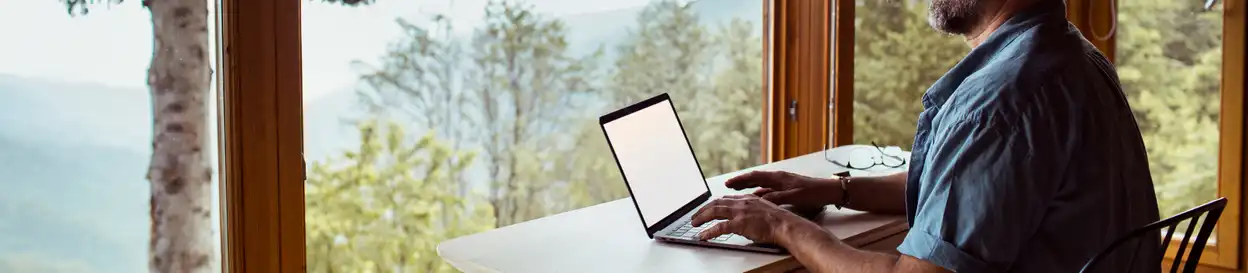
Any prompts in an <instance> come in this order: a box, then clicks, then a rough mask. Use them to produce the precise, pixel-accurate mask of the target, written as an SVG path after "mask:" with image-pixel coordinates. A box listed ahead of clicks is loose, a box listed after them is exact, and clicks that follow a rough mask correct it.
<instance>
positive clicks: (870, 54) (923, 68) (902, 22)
mask: <svg viewBox="0 0 1248 273" xmlns="http://www.w3.org/2000/svg"><path fill="white" fill-rule="evenodd" d="M927 3H928V1H857V11H856V14H855V15H856V16H857V18H855V19H854V31H855V32H854V143H859V144H868V143H871V142H872V141H874V142H876V143H877V144H879V145H883V146H900V147H902V148H903V149H906V150H909V149H910V146H912V144H913V143H914V131H915V127H916V126H917V124H918V119H919V113H920V112H922V111H923V104H922V102H921V99H922V97H923V93H924V92H926V91H927V88H928V87H930V86H931V85H932V83H933V82H936V80H937V79H939V78H940V76H941V75H944V74H945V72H946V71H948V70H949V68H951V67H953V65H954V64H956V63H957V62H958V60H961V59H962V57H963V56H965V55H966V52H967V51H968V50H969V47H967V45H966V42H964V41H963V40H962V38H960V37H956V36H950V35H945V34H941V33H939V32H936V31H935V30H932V28H931V27H930V26H929V25H928V24H927Z"/></svg>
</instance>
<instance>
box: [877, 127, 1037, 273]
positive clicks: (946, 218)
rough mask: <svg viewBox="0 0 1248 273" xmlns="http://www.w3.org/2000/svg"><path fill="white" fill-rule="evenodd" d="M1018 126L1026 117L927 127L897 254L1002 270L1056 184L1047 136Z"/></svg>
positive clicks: (949, 265)
mask: <svg viewBox="0 0 1248 273" xmlns="http://www.w3.org/2000/svg"><path fill="white" fill-rule="evenodd" d="M1010 124H1016V125H1010ZM1019 125H1029V122H1017V123H1014V122H1005V121H1002V119H1000V118H981V119H968V120H964V121H960V122H958V123H957V124H955V125H954V126H948V127H945V128H938V129H935V130H934V131H933V132H932V136H931V138H930V139H932V141H931V143H930V146H928V147H929V149H930V151H929V152H928V153H927V156H926V158H925V159H924V161H925V164H923V166H922V167H921V168H922V170H923V171H922V173H923V175H922V177H920V178H919V179H920V181H919V183H918V184H919V185H920V189H919V191H920V192H919V198H918V200H917V201H916V203H915V204H913V206H914V209H915V216H914V220H913V223H912V226H911V228H910V231H909V234H907V235H906V238H905V240H904V241H903V242H902V243H901V245H900V246H899V247H898V248H897V249H898V251H899V252H900V253H902V254H905V255H909V256H913V257H915V258H918V259H921V260H925V261H927V262H930V263H933V264H935V265H938V266H941V267H944V268H945V269H949V270H952V271H956V272H961V273H966V272H1004V271H1006V270H1008V269H1009V267H1010V265H1011V264H1012V263H1013V262H1014V260H1015V259H1016V258H1017V256H1018V255H1019V249H1020V245H1022V244H1024V243H1025V242H1026V241H1027V239H1028V238H1030V237H1031V236H1032V235H1033V234H1034V233H1035V232H1036V231H1037V229H1038V227H1039V225H1040V221H1041V220H1042V219H1043V218H1044V211H1045V208H1046V206H1048V202H1049V200H1051V199H1050V198H1049V197H1050V196H1052V194H1053V192H1054V191H1055V190H1056V188H1057V186H1056V185H1055V184H1056V183H1052V181H1051V180H1052V179H1050V174H1052V173H1053V169H1052V168H1051V167H1050V165H1052V164H1053V163H1052V162H1053V161H1052V160H1053V157H1052V154H1054V153H1057V152H1056V151H1055V149H1058V148H1057V147H1054V146H1053V145H1049V143H1052V142H1051V141H1049V140H1051V139H1052V138H1051V137H1048V136H1045V134H1044V133H1040V134H1039V135H1030V134H1027V133H1029V132H1032V133H1034V132H1033V131H1034V130H1029V129H1027V128H1026V126H1019Z"/></svg>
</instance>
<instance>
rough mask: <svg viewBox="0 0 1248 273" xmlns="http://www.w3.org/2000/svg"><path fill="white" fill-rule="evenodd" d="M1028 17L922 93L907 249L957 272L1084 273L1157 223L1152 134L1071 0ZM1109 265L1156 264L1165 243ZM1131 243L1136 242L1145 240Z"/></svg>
mask: <svg viewBox="0 0 1248 273" xmlns="http://www.w3.org/2000/svg"><path fill="white" fill-rule="evenodd" d="M1040 2H1042V3H1044V4H1036V5H1035V6H1033V7H1031V8H1029V9H1028V10H1026V11H1024V12H1023V13H1020V14H1018V15H1015V16H1014V17H1013V18H1011V19H1010V20H1009V21H1008V22H1006V23H1005V24H1003V25H1002V26H1001V27H1000V28H999V29H997V30H996V31H994V32H993V33H992V34H991V35H990V37H989V38H988V39H987V40H986V41H984V42H983V43H982V44H980V45H979V46H977V47H975V48H974V49H973V50H971V52H970V53H969V54H968V55H967V56H966V58H964V59H962V61H961V62H959V63H958V64H957V65H956V66H954V67H953V68H952V69H951V70H950V71H949V72H948V73H947V74H945V75H944V76H943V77H941V78H940V80H938V81H936V83H935V84H933V85H932V87H931V88H930V89H928V90H927V93H926V94H925V95H924V96H923V108H924V109H923V112H922V114H920V115H919V122H918V130H917V132H916V135H915V138H914V147H913V153H912V155H911V164H910V169H909V173H908V181H907V185H906V195H907V196H906V211H907V214H908V215H907V216H908V219H909V222H910V225H911V228H910V232H909V234H907V235H906V238H905V241H904V242H903V243H902V244H901V246H899V247H898V248H897V249H898V251H900V252H901V253H902V254H906V255H910V256H913V257H916V258H919V259H922V260H925V261H928V262H930V263H933V264H936V265H939V266H941V267H944V268H946V269H950V270H954V271H957V272H963V273H965V272H1077V271H1078V270H1079V268H1080V267H1082V265H1083V264H1084V263H1085V262H1086V261H1087V260H1088V259H1089V258H1091V257H1092V255H1094V254H1095V253H1097V252H1099V251H1100V250H1101V249H1103V248H1104V247H1105V246H1106V245H1108V244H1109V243H1110V241H1112V240H1114V239H1116V238H1118V237H1120V236H1123V235H1125V234H1126V233H1127V232H1129V231H1130V230H1132V229H1135V228H1139V227H1143V226H1144V225H1147V224H1149V223H1151V222H1154V221H1157V220H1158V210H1157V200H1156V197H1155V196H1154V192H1153V182H1152V179H1151V177H1150V175H1149V171H1148V159H1147V157H1146V155H1145V150H1144V142H1143V140H1142V139H1141V136H1140V130H1139V128H1138V126H1137V125H1136V123H1135V118H1134V117H1133V116H1132V113H1131V109H1130V107H1129V106H1128V105H1127V99H1126V97H1125V96H1124V95H1123V92H1122V90H1121V87H1120V85H1119V83H1118V76H1117V73H1116V72H1115V71H1114V68H1113V66H1112V65H1111V64H1110V63H1109V61H1108V60H1106V58H1105V57H1104V56H1103V55H1101V54H1100V52H1099V51H1097V50H1096V49H1095V47H1093V46H1092V45H1091V44H1090V43H1088V42H1087V41H1086V40H1084V39H1083V38H1082V36H1081V35H1080V33H1079V31H1078V30H1077V29H1075V28H1074V26H1072V25H1071V24H1070V23H1069V22H1067V21H1066V18H1065V7H1064V6H1063V5H1062V4H1061V1H1040ZM1156 237H1157V236H1151V237H1150V238H1149V239H1148V241H1144V242H1142V243H1143V244H1141V247H1140V248H1139V249H1138V252H1135V251H1131V250H1128V251H1118V252H1116V253H1118V254H1117V255H1114V256H1111V257H1110V259H1108V260H1105V262H1104V263H1101V264H1100V265H1101V266H1102V267H1104V268H1109V269H1113V270H1109V271H1106V272H1111V271H1112V272H1125V271H1126V268H1128V266H1127V263H1129V261H1128V260H1131V257H1130V256H1131V255H1137V254H1138V256H1137V257H1136V259H1134V262H1135V269H1134V270H1132V272H1149V271H1157V270H1158V267H1159V265H1160V260H1157V259H1158V257H1160V254H1158V253H1157V251H1159V250H1158V247H1156V246H1160V245H1159V243H1160V242H1159V241H1160V240H1159V239H1157V238H1156ZM1132 245H1133V244H1128V248H1131V247H1133V246H1132Z"/></svg>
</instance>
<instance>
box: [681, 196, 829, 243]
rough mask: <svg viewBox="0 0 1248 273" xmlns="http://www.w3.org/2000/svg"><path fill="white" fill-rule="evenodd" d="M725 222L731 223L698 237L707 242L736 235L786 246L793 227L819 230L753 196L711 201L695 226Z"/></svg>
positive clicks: (700, 210) (698, 214)
mask: <svg viewBox="0 0 1248 273" xmlns="http://www.w3.org/2000/svg"><path fill="white" fill-rule="evenodd" d="M721 219H722V220H728V221H725V222H720V223H719V224H716V225H715V226H713V227H710V228H708V229H706V230H704V231H702V233H701V234H699V235H698V236H699V237H701V238H702V239H703V240H706V239H709V238H715V237H718V236H719V235H724V234H729V233H735V234H737V235H741V236H744V237H745V238H747V239H750V240H751V241H754V242H758V243H779V244H781V245H784V243H785V242H784V239H786V238H784V236H786V235H787V234H785V232H787V231H788V230H790V229H791V228H792V227H795V226H815V225H814V223H812V222H810V221H806V219H802V218H801V217H799V216H797V215H796V214H793V213H792V212H789V211H787V210H784V209H781V208H780V207H779V206H776V204H774V203H772V202H769V201H767V200H763V199H761V198H758V197H757V196H753V195H735V196H724V197H723V198H720V199H716V200H714V201H711V203H709V204H706V206H703V207H702V208H701V209H699V210H698V212H697V213H695V214H694V215H693V225H694V226H701V225H703V224H705V223H706V222H710V221H711V220H721ZM803 222H805V224H806V225H803ZM815 228H818V226H815Z"/></svg>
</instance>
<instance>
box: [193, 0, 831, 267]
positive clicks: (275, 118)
mask: <svg viewBox="0 0 1248 273" xmlns="http://www.w3.org/2000/svg"><path fill="white" fill-rule="evenodd" d="M776 2H778V3H785V2H787V1H783V0H768V1H765V2H764V3H776ZM824 3H827V1H826V0H824ZM301 4H302V1H300V0H271V1H247V0H220V2H219V3H218V8H217V10H219V11H221V12H219V13H218V14H216V16H217V22H218V24H217V29H219V30H220V33H221V35H220V36H219V37H217V39H218V47H217V50H218V52H221V53H222V54H219V57H218V59H217V62H218V64H220V66H219V67H221V68H222V69H220V71H219V72H220V73H218V74H217V77H218V78H217V79H218V82H220V83H221V84H220V85H219V86H221V87H220V90H219V92H220V94H221V98H222V99H221V100H220V101H222V102H223V103H222V104H221V105H220V106H219V109H221V111H219V113H220V116H219V124H218V126H220V128H223V129H222V130H221V137H220V139H221V140H222V141H221V143H220V144H221V147H222V151H223V152H222V153H221V154H222V157H221V162H220V163H221V166H222V168H221V177H222V179H221V181H222V183H221V192H222V194H221V196H222V198H223V201H222V202H221V205H222V208H221V211H222V217H221V219H222V252H223V253H222V254H223V255H222V257H223V259H222V272H231V273H241V272H266V273H267V272H304V271H305V270H306V268H305V264H306V249H305V246H306V241H305V240H306V238H305V234H306V230H305V228H306V225H305V222H304V220H305V211H304V206H305V200H304V181H305V166H304V161H303V153H302V150H303V108H302V107H303V103H302V102H303V99H302V96H303V94H302V76H303V75H302V73H303V70H302V60H301V58H302V51H301V49H302V44H301V43H302V41H301V37H300V34H301V33H302V32H301V26H300V23H301V18H300V16H301V12H302V10H301ZM782 5H783V4H782ZM771 8H772V5H771V4H765V5H764V14H763V16H764V26H763V29H764V38H763V40H764V48H763V52H764V53H763V54H764V56H760V57H763V59H764V69H763V73H764V75H761V76H764V77H765V79H766V80H764V81H763V82H764V83H763V84H764V87H763V90H764V91H763V92H764V94H761V95H764V96H766V98H767V99H766V100H765V102H764V105H763V106H762V107H763V108H764V112H763V116H764V118H763V120H762V125H763V127H761V128H764V130H760V131H761V134H762V137H763V139H762V142H763V154H764V155H767V156H766V159H765V161H773V160H779V159H783V158H788V157H792V156H795V155H800V154H793V153H790V152H787V151H794V149H793V148H791V147H790V146H776V145H771V144H772V143H775V142H777V141H783V140H782V139H790V140H793V139H803V138H797V135H795V134H784V133H783V132H792V131H794V130H793V128H794V127H795V126H796V125H795V124H793V123H784V122H777V120H778V119H777V118H782V117H785V115H777V114H774V113H773V112H771V111H772V110H773V109H783V108H775V107H773V106H772V104H773V103H771V102H772V101H776V100H777V98H785V97H784V96H781V95H778V94H779V93H780V91H782V90H789V89H785V88H770V87H771V86H773V84H772V79H779V80H781V81H783V79H785V77H784V75H785V74H783V73H784V72H785V71H792V70H783V69H775V68H776V66H775V65H776V64H775V63H773V62H771V61H770V60H772V59H773V58H775V57H777V55H776V54H775V52H773V51H772V50H770V49H774V48H775V46H776V44H777V43H773V42H774V41H779V40H782V39H783V38H782V39H772V38H773V37H771V36H770V35H769V33H777V32H779V33H787V31H785V29H786V28H787V27H788V26H789V25H785V24H781V25H780V27H779V28H776V27H775V25H774V24H773V22H774V21H773V20H772V19H775V18H776V16H774V14H773V13H772V12H771V11H772V9H771ZM812 14H818V13H812ZM824 29H826V28H824ZM815 31H820V28H818V27H815V28H812V29H810V30H808V32H811V33H813V32H815ZM825 33H826V31H825ZM816 36H817V35H816ZM811 38H815V37H806V38H803V39H799V41H807V43H810V44H809V45H808V46H807V47H806V48H817V47H818V46H819V45H820V44H826V41H827V40H828V39H827V36H826V35H824V36H822V37H819V38H816V39H821V41H824V42H810V41H809V40H808V39H811ZM779 52H785V51H784V50H783V49H781V50H780V51H779ZM823 58H826V54H825V56H824V57H823ZM826 64H827V63H826V60H825V61H824V62H822V63H819V62H809V63H805V66H804V67H802V68H814V69H815V70H819V68H818V67H819V66H822V67H823V69H826V67H827V65H826ZM776 72H780V73H779V74H777V73H776ZM825 72H826V71H825ZM825 75H826V73H825ZM824 81H825V82H826V79H825V80H824ZM803 83H804V84H805V85H804V86H809V87H811V88H823V90H826V83H825V84H824V85H823V86H820V82H819V81H806V82H803ZM824 94H825V95H824V96H823V97H822V99H823V100H824V101H826V100H827V99H826V92H825V93H824ZM810 97H811V98H814V99H820V97H819V96H810ZM808 108H809V109H815V110H806V111H811V112H802V113H801V115H802V116H810V117H821V118H818V119H819V120H823V122H824V124H826V118H827V114H826V107H808ZM819 108H823V110H824V112H817V110H818V109H819ZM776 124H780V125H781V126H780V127H775V126H774V125H776ZM818 128H819V130H823V131H826V130H827V129H826V125H825V126H824V127H818ZM800 132H802V133H804V134H805V136H818V135H819V134H820V133H819V132H817V131H815V130H814V129H809V128H807V129H803V130H802V131H800ZM771 139H776V141H770V140H771ZM806 139H807V141H806V142H812V141H809V138H806ZM782 143H783V142H782ZM792 143H794V142H789V144H788V145H792ZM805 145H807V146H803V147H805V148H806V149H809V147H814V146H817V145H814V144H812V143H806V144H805ZM773 149H774V150H773ZM810 151H812V152H813V151H814V150H810ZM777 153H779V154H780V155H784V156H783V157H774V156H773V155H775V154H777Z"/></svg>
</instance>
